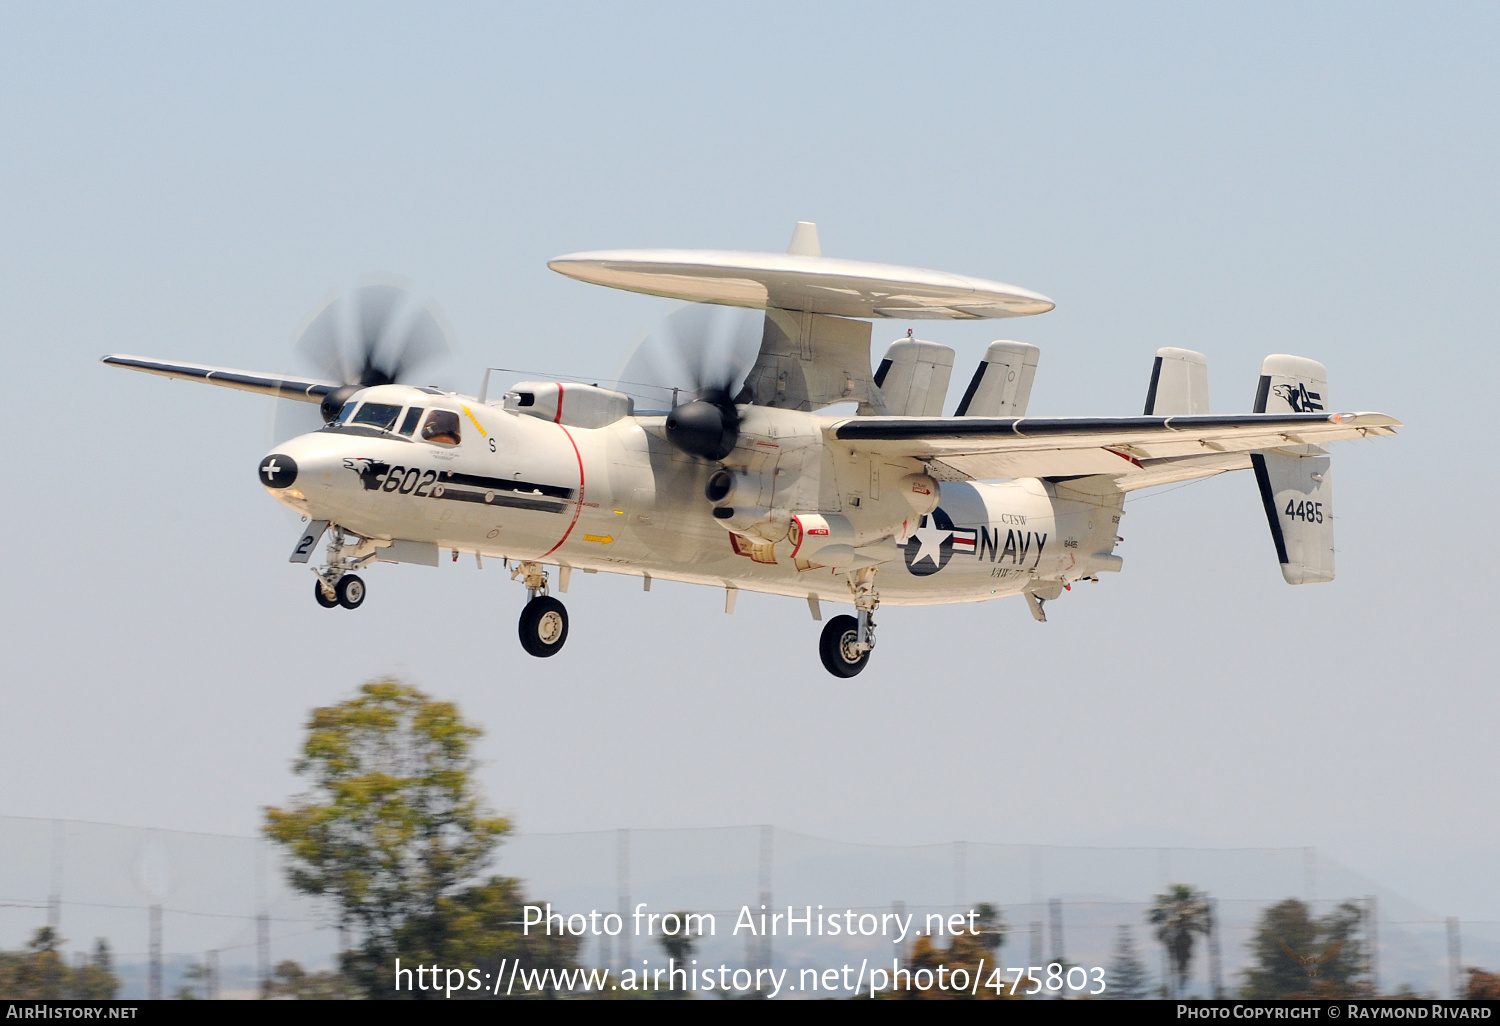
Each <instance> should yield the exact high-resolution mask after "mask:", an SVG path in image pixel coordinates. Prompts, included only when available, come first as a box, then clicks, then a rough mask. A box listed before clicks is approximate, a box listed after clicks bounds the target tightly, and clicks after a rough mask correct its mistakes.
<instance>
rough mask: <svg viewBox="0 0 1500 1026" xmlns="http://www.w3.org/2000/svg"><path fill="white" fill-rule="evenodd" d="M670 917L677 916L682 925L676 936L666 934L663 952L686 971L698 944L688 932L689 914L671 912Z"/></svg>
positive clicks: (662, 939)
mask: <svg viewBox="0 0 1500 1026" xmlns="http://www.w3.org/2000/svg"><path fill="white" fill-rule="evenodd" d="M668 915H669V916H676V917H677V922H678V923H679V924H680V925H679V926H678V929H677V932H676V933H675V934H670V933H664V934H663V935H662V937H661V940H660V941H659V943H660V944H661V946H662V950H663V951H665V952H666V953H667V957H668V958H669V959H674V960H675V961H676V962H677V964H678V965H679V966H681V967H682V968H683V969H686V968H687V967H688V959H690V958H692V957H693V949H694V948H696V947H697V946H698V942H697V941H696V940H694V938H693V935H692V934H691V933H689V932H688V913H686V912H671V913H668ZM663 928H665V924H663ZM699 929H700V930H701V929H702V928H701V927H700V928H699ZM667 982H668V985H670V984H671V980H670V979H669V980H668V981H667ZM672 989H673V990H676V989H677V988H676V987H673V988H672ZM676 996H677V995H676V994H674V995H673V997H676Z"/></svg>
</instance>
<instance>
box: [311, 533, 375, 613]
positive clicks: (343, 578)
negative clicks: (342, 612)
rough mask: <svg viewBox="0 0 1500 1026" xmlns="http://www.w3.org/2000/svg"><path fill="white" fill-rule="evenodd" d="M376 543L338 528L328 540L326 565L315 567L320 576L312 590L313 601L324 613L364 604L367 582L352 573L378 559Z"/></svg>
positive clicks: (355, 607)
mask: <svg viewBox="0 0 1500 1026" xmlns="http://www.w3.org/2000/svg"><path fill="white" fill-rule="evenodd" d="M375 549H376V546H375V542H374V541H372V540H371V539H369V538H360V537H358V536H356V535H351V534H348V533H347V532H346V531H345V530H344V529H343V528H342V527H338V526H335V527H334V528H333V533H332V535H331V536H330V537H329V539H328V554H327V557H326V558H327V562H325V563H324V564H323V565H322V566H320V567H314V568H313V573H315V574H317V575H318V580H317V583H316V584H315V585H314V586H313V598H315V599H317V600H318V605H320V606H322V607H323V608H324V609H332V608H333V607H334V606H343V607H344V608H345V609H358V608H359V607H360V604H361V603H363V602H364V600H365V582H364V581H363V580H362V579H361V578H360V577H358V576H357V575H356V574H354V572H353V571H355V570H361V569H363V568H364V567H365V566H366V564H368V563H369V562H370V561H371V560H373V559H374V558H375Z"/></svg>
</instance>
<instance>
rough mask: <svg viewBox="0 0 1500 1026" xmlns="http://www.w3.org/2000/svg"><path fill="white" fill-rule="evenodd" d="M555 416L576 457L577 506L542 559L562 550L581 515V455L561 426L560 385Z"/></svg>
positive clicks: (570, 435)
mask: <svg viewBox="0 0 1500 1026" xmlns="http://www.w3.org/2000/svg"><path fill="white" fill-rule="evenodd" d="M557 416H558V418H559V420H558V424H557V426H558V427H560V428H562V433H563V434H565V435H567V436H568V444H569V445H571V446H572V447H573V455H574V456H577V457H578V505H577V506H574V507H573V520H572V521H571V522H570V523H569V524H568V529H567V530H566V531H564V532H563V536H562V537H561V538H559V539H558V540H557V544H556V545H554V546H552V547H551V548H550V549H548V550H547V551H546V552H544V553H542V558H543V559H546V558H547V557H548V556H550V555H552V553H554V552H556V551H557V550H558V549H560V548H562V544H563V542H565V541H567V540H568V535H570V534H572V533H573V528H574V527H577V526H578V517H579V515H580V514H582V513H583V453H581V452H579V451H578V443H577V442H575V441H573V434H572V432H570V431H569V430H568V429H567V428H565V427H563V426H562V422H561V418H562V386H561V385H558V386H557Z"/></svg>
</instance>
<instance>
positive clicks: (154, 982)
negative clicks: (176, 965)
mask: <svg viewBox="0 0 1500 1026" xmlns="http://www.w3.org/2000/svg"><path fill="white" fill-rule="evenodd" d="M146 958H147V961H148V967H147V970H146V974H147V975H146V993H147V995H148V996H149V997H150V998H151V1000H152V1001H160V1000H161V906H160V905H152V906H151V938H150V941H149V942H148V947H147V954H146Z"/></svg>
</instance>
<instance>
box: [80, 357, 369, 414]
mask: <svg viewBox="0 0 1500 1026" xmlns="http://www.w3.org/2000/svg"><path fill="white" fill-rule="evenodd" d="M102 362H104V363H107V364H109V365H110V366H111V367H124V368H125V369H126V370H133V371H141V372H142V373H145V374H160V375H161V376H163V377H167V378H182V379H183V380H186V381H201V382H203V383H204V384H208V385H219V386H221V387H223V388H237V389H239V390H240V391H242V392H259V393H260V394H261V395H272V396H275V397H276V398H278V399H296V400H297V401H299V402H304V403H320V402H322V401H323V397H324V396H325V395H327V394H328V393H329V392H332V391H333V390H334V389H336V388H338V387H339V385H338V382H335V381H315V380H311V379H307V378H288V377H283V376H281V375H276V374H256V373H253V372H251V371H242V370H233V369H231V368H229V367H209V366H206V365H204V364H201V363H171V362H168V361H166V360H147V359H144V358H143V357H139V356H105V357H102Z"/></svg>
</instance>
